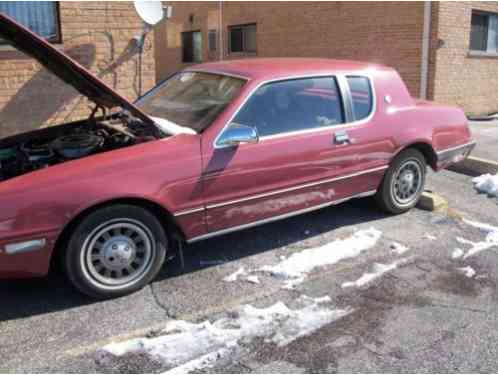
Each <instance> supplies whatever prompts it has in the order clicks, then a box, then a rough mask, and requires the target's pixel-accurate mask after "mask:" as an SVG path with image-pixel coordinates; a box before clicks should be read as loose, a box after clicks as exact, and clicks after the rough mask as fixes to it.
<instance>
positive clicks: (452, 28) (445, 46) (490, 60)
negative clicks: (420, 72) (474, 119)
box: [433, 1, 498, 114]
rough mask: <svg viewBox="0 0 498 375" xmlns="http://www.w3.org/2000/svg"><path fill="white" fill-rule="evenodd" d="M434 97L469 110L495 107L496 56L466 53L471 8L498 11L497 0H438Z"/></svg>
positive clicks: (497, 94)
mask: <svg viewBox="0 0 498 375" xmlns="http://www.w3.org/2000/svg"><path fill="white" fill-rule="evenodd" d="M438 7H439V15H438V23H437V39H439V43H438V44H439V46H440V47H439V48H437V45H433V48H437V51H436V53H435V54H436V60H435V80H434V88H433V98H434V99H435V100H436V101H438V102H442V103H450V104H456V105H458V106H461V107H462V108H464V110H465V111H466V112H468V113H474V114H480V113H487V112H492V111H498V57H475V56H469V40H470V25H471V14H472V9H478V10H483V11H491V12H495V13H498V3H496V2H478V1H475V2H441V3H438Z"/></svg>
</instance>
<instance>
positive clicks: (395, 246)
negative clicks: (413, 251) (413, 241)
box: [390, 242, 409, 255]
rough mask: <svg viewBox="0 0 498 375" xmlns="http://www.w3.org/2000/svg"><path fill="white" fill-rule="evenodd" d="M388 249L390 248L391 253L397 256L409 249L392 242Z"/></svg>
mask: <svg viewBox="0 0 498 375" xmlns="http://www.w3.org/2000/svg"><path fill="white" fill-rule="evenodd" d="M390 248H391V251H392V252H393V253H395V254H398V255H401V254H404V253H406V252H407V251H408V250H409V248H408V247H407V246H405V245H402V244H400V243H398V242H393V243H392V244H391V246H390Z"/></svg>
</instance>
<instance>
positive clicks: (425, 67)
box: [419, 1, 432, 99]
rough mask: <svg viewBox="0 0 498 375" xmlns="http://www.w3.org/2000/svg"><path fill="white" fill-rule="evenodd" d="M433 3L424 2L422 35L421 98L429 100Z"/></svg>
mask: <svg viewBox="0 0 498 375" xmlns="http://www.w3.org/2000/svg"><path fill="white" fill-rule="evenodd" d="M431 13H432V2H431V1H424V28H423V35H422V64H421V66H420V95H419V96H420V98H421V99H427V96H428V90H427V88H428V81H429V52H430V51H429V50H430V40H431V21H432V15H431Z"/></svg>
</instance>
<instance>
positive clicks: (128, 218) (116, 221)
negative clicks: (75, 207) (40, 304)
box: [64, 205, 168, 298]
mask: <svg viewBox="0 0 498 375" xmlns="http://www.w3.org/2000/svg"><path fill="white" fill-rule="evenodd" d="M167 243H168V242H167V237H166V233H165V231H164V229H163V227H162V226H161V224H160V222H159V221H158V220H157V218H156V217H155V216H154V215H153V214H152V213H150V212H149V211H148V210H145V209H143V208H140V207H137V206H131V205H115V206H109V207H104V208H101V209H98V210H96V211H94V212H92V213H90V214H89V215H88V216H86V217H85V218H84V219H83V220H82V221H81V222H80V223H79V225H78V226H77V227H76V228H75V230H74V232H73V234H72V236H71V238H70V240H69V243H68V248H67V251H66V254H65V262H64V263H65V268H66V272H67V275H68V277H69V279H70V280H71V282H72V283H73V284H74V285H75V286H76V288H78V289H79V290H80V291H81V292H83V293H84V294H87V295H89V296H92V297H96V298H111V297H118V296H122V295H125V294H129V293H132V292H134V291H136V290H138V289H141V288H142V287H144V286H145V285H147V284H148V283H149V282H150V281H152V279H153V278H154V277H155V276H156V275H157V274H158V273H159V271H160V269H161V266H162V264H163V263H164V259H165V255H166V248H167Z"/></svg>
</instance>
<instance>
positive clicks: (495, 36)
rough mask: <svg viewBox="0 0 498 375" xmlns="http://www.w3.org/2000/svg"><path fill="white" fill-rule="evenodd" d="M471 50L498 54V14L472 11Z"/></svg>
mask: <svg viewBox="0 0 498 375" xmlns="http://www.w3.org/2000/svg"><path fill="white" fill-rule="evenodd" d="M470 50H471V51H476V52H482V53H495V54H496V53H498V14H494V13H488V12H481V11H477V10H474V11H472V21H471V28H470Z"/></svg>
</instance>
